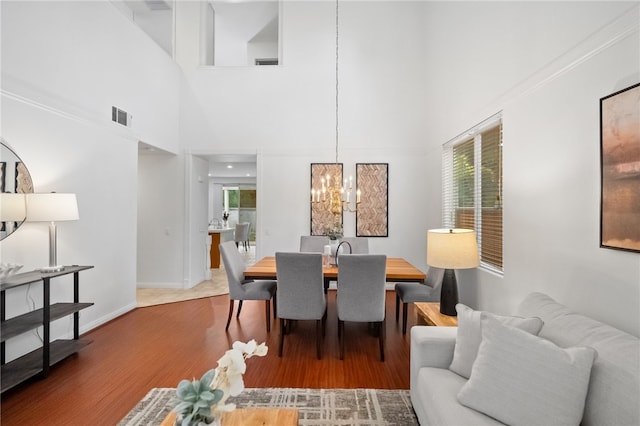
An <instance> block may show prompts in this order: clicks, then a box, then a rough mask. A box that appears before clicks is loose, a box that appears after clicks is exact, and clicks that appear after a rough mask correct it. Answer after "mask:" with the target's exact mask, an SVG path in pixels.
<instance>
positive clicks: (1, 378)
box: [0, 265, 93, 392]
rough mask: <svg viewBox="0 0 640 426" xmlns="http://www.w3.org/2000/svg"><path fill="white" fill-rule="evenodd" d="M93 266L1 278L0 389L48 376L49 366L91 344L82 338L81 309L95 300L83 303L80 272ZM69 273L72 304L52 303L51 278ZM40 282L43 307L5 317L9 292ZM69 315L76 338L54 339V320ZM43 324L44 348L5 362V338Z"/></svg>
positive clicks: (68, 267) (71, 267) (3, 390)
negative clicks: (38, 376)
mask: <svg viewBox="0 0 640 426" xmlns="http://www.w3.org/2000/svg"><path fill="white" fill-rule="evenodd" d="M91 268H93V266H77V265H74V266H65V267H64V269H63V270H62V271H58V272H48V273H45V272H41V271H31V272H24V273H21V274H15V275H11V276H8V277H5V278H2V279H0V308H1V313H0V315H1V317H0V335H1V341H2V342H1V346H2V347H1V356H2V370H1V373H0V387H1V392H5V391H6V390H9V389H11V388H12V387H14V386H16V385H17V384H19V383H21V382H23V381H25V380H27V379H29V378H31V377H33V376H36V375H39V374H40V375H41V376H42V377H46V376H47V374H48V373H49V367H50V366H52V365H54V364H55V363H57V362H60V361H62V360H63V359H64V358H66V357H68V356H69V355H71V354H74V353H76V352H77V351H79V350H80V349H81V348H83V347H84V346H86V345H88V344H89V343H90V341H88V340H81V339H80V329H79V312H80V311H81V310H82V309H85V308H88V307H89V306H92V305H93V303H80V300H79V286H80V282H79V276H78V275H79V273H80V271H84V270H86V269H91ZM68 274H73V303H54V304H51V297H50V296H51V279H52V278H56V277H60V276H63V275H68ZM39 282H42V308H40V309H35V310H33V311H31V312H27V313H24V314H21V315H18V316H16V317H13V318H6V294H5V293H6V291H7V290H11V289H13V288H16V287H21V286H24V285H28V284H32V283H39ZM68 315H73V339H72V340H69V339H58V340H55V341H53V342H51V341H50V340H51V339H50V325H51V321H55V320H57V319H61V318H63V317H66V316H68ZM41 326H42V328H43V332H42V347H40V348H38V349H36V350H34V351H32V352H29V353H28V354H26V355H23V356H21V357H19V358H17V359H14V360H13V361H10V362H6V359H5V344H6V341H7V340H8V339H10V338H12V337H15V336H18V335H20V334H23V333H26V332H28V331H31V330H34V329H36V328H38V327H41Z"/></svg>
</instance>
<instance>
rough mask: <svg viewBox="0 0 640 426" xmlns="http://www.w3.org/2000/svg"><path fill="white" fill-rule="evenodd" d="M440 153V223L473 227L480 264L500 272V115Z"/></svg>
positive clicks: (450, 142) (458, 138) (488, 120)
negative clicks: (441, 198)
mask: <svg viewBox="0 0 640 426" xmlns="http://www.w3.org/2000/svg"><path fill="white" fill-rule="evenodd" d="M442 155H443V156H442V165H443V166H442V185H443V188H442V190H443V191H442V193H443V203H442V206H443V207H442V208H443V212H442V217H443V226H444V227H446V228H467V229H474V230H475V231H476V234H477V236H478V246H479V247H478V248H479V250H480V263H481V266H483V267H485V268H487V269H491V270H494V271H498V272H502V270H503V269H502V251H503V250H502V247H503V243H502V201H503V200H502V115H501V114H497V115H495V116H493V117H491V118H489V119H487V120H485V121H484V122H483V123H481V124H479V125H478V126H476V127H474V128H472V129H470V130H469V131H467V132H465V133H464V134H463V135H461V136H458V137H457V138H455V139H453V140H451V141H449V142H447V143H446V144H445V145H444V147H443V154H442Z"/></svg>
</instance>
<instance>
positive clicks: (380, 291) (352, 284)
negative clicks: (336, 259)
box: [336, 254, 387, 361]
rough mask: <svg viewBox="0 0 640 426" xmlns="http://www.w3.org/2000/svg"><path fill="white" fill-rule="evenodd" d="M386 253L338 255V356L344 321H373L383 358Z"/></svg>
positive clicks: (341, 344)
mask: <svg viewBox="0 0 640 426" xmlns="http://www.w3.org/2000/svg"><path fill="white" fill-rule="evenodd" d="M386 269H387V256H385V255H383V254H350V255H349V254H347V255H342V256H340V267H339V268H338V292H337V295H336V299H337V307H338V339H339V340H340V359H344V322H345V321H353V322H369V323H375V325H376V328H377V334H378V340H379V344H380V360H381V361H384V338H385V330H384V329H385V298H386V296H385V294H386V290H385V276H386Z"/></svg>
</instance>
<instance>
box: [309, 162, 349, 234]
mask: <svg viewBox="0 0 640 426" xmlns="http://www.w3.org/2000/svg"><path fill="white" fill-rule="evenodd" d="M327 176H329V180H328V181H327ZM341 183H342V163H311V191H313V192H311V193H310V194H312V195H310V210H311V235H328V233H329V232H330V231H331V230H334V231H336V230H337V229H338V228H339V229H340V230H341V229H342V205H341V204H340V202H339V199H338V201H337V203H335V202H334V204H335V205H333V204H332V200H331V196H330V192H331V191H330V188H329V186H332V187H333V185H335V184H337V185H340V184H341ZM323 186H324V189H325V192H324V193H322V192H321V191H322V188H323Z"/></svg>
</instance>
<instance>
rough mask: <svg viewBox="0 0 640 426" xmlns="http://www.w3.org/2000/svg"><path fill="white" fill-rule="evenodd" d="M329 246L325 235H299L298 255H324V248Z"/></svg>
mask: <svg viewBox="0 0 640 426" xmlns="http://www.w3.org/2000/svg"><path fill="white" fill-rule="evenodd" d="M330 244H331V242H330V240H329V237H327V236H326V235H301V236H300V253H324V246H328V245H330Z"/></svg>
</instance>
